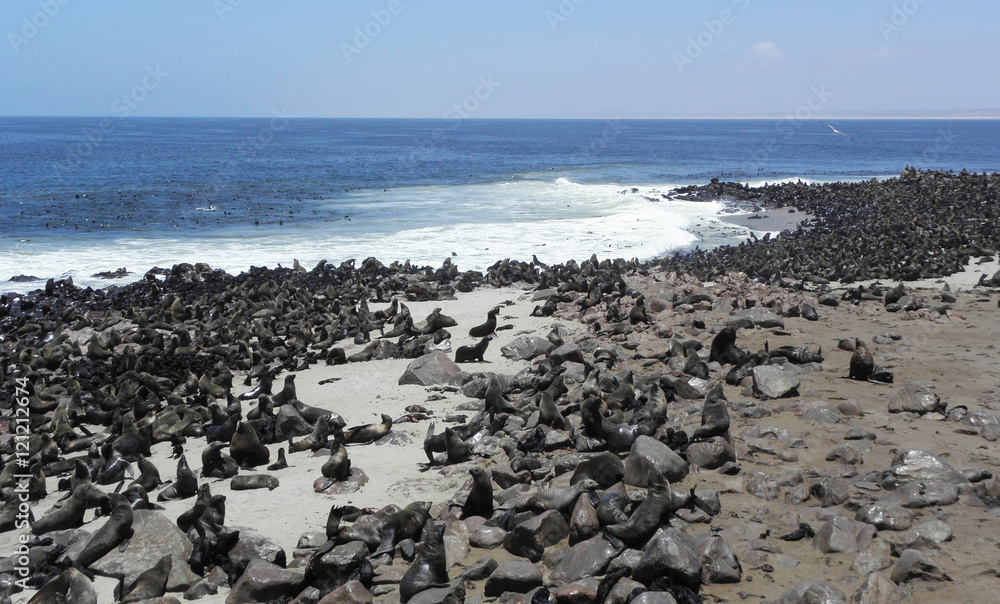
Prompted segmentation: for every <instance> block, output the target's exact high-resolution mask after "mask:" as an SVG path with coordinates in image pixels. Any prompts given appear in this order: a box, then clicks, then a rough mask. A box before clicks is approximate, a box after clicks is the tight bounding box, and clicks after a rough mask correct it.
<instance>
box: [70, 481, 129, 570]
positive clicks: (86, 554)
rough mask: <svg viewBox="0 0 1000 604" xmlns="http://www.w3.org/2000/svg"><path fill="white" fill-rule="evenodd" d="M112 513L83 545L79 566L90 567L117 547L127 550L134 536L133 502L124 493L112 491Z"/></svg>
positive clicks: (77, 563)
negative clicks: (129, 541)
mask: <svg viewBox="0 0 1000 604" xmlns="http://www.w3.org/2000/svg"><path fill="white" fill-rule="evenodd" d="M109 499H110V502H109V503H110V505H111V515H110V517H109V518H108V521H107V522H105V523H104V526H102V527H101V528H99V529H97V530H96V531H95V532H94V534H93V535H92V536H91V537H90V540H89V541H87V545H85V546H83V550H82V551H81V552H80V555H78V556H77V557H76V566H77V567H78V568H88V567H89V566H90V565H91V564H93V563H94V562H97V561H98V560H100V559H101V558H103V557H104V555H105V554H107V553H108V552H110V551H111V550H113V549H114V548H116V547H119V546H120V547H121V550H122V551H125V547H126V546H128V540H129V539H130V538H131V537H132V532H133V531H132V504H131V503H130V502H129V500H128V499H126V498H125V497H124V496H123V495H121V494H119V493H112V494H111V495H110V496H109Z"/></svg>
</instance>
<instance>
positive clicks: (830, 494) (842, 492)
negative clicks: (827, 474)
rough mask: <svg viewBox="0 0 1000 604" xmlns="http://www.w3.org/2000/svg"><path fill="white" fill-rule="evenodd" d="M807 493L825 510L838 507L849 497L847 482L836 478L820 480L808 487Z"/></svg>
mask: <svg viewBox="0 0 1000 604" xmlns="http://www.w3.org/2000/svg"><path fill="white" fill-rule="evenodd" d="M809 493H810V494H811V495H812V496H813V497H815V498H816V499H818V500H819V504H820V505H821V506H822V507H825V508H829V507H833V506H835V505H840V504H842V503H844V502H845V501H847V500H848V499H849V498H850V496H851V491H850V485H849V484H848V482H847V481H846V480H839V479H836V478H823V479H820V480H819V481H818V482H816V483H814V484H813V485H812V486H811V487H809Z"/></svg>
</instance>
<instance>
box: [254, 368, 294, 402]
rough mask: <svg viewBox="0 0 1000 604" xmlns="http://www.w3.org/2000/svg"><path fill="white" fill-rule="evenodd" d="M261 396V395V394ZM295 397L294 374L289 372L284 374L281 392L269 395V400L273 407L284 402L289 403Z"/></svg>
mask: <svg viewBox="0 0 1000 604" xmlns="http://www.w3.org/2000/svg"><path fill="white" fill-rule="evenodd" d="M261 396H263V395H261ZM295 399H296V396H295V374H294V373H290V374H288V375H286V376H285V383H284V385H283V386H282V388H281V392H279V393H278V394H275V395H274V396H272V397H271V401H272V403H273V405H274V408H278V407H280V406H282V405H284V404H285V403H290V402H292V401H293V400H295Z"/></svg>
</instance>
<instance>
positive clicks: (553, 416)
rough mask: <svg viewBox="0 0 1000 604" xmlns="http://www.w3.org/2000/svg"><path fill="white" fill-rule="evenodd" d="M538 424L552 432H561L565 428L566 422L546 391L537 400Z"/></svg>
mask: <svg viewBox="0 0 1000 604" xmlns="http://www.w3.org/2000/svg"><path fill="white" fill-rule="evenodd" d="M538 423H539V424H544V425H546V426H548V427H550V428H552V429H554V430H562V429H564V428H565V427H566V420H565V418H563V415H562V413H560V412H559V408H558V407H556V402H555V400H554V399H553V398H552V395H551V394H549V393H548V392H547V391H546V392H542V395H541V397H540V398H539V399H538Z"/></svg>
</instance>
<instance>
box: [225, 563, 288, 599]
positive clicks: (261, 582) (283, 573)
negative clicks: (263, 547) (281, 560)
mask: <svg viewBox="0 0 1000 604" xmlns="http://www.w3.org/2000/svg"><path fill="white" fill-rule="evenodd" d="M304 582H305V570H304V569H295V570H286V569H284V568H281V567H280V566H276V565H274V564H271V563H270V562H267V561H266V560H260V559H256V560H251V561H250V564H249V565H247V568H246V570H245V571H244V572H243V575H242V576H240V578H239V580H238V581H236V583H235V584H234V585H233V589H232V591H231V592H230V593H229V597H228V598H226V604H242V603H244V602H270V601H271V600H276V599H278V598H281V597H285V596H295V595H297V594H298V593H299V591H300V590H301V589H302V584H303V583H304Z"/></svg>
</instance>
